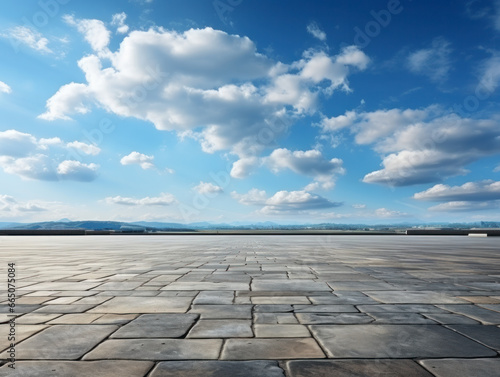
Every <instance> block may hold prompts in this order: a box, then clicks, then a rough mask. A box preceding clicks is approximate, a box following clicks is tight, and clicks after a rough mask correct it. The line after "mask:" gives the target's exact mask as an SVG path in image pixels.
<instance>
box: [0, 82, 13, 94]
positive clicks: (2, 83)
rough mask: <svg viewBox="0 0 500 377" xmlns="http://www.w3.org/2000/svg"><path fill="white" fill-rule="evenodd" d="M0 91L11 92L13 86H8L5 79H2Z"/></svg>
mask: <svg viewBox="0 0 500 377" xmlns="http://www.w3.org/2000/svg"><path fill="white" fill-rule="evenodd" d="M0 93H7V94H10V93H12V88H11V87H10V86H8V85H7V84H6V83H4V82H3V81H0Z"/></svg>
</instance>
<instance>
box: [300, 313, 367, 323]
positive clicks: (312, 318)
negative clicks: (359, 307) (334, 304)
mask: <svg viewBox="0 0 500 377" xmlns="http://www.w3.org/2000/svg"><path fill="white" fill-rule="evenodd" d="M297 319H298V320H299V322H300V323H302V324H304V325H322V324H323V325H327V324H335V325H354V324H363V323H371V322H373V321H374V319H373V318H372V317H370V316H369V315H367V314H365V313H297Z"/></svg>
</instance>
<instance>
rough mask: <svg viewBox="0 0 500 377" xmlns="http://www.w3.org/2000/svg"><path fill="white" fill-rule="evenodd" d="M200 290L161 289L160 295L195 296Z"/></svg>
mask: <svg viewBox="0 0 500 377" xmlns="http://www.w3.org/2000/svg"><path fill="white" fill-rule="evenodd" d="M198 293H200V292H199V291H161V292H159V293H158V296H159V297H195V296H196V295H198Z"/></svg>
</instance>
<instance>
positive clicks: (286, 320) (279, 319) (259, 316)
mask: <svg viewBox="0 0 500 377" xmlns="http://www.w3.org/2000/svg"><path fill="white" fill-rule="evenodd" d="M254 322H255V323H261V324H295V323H298V321H297V318H295V316H294V315H293V314H292V313H255V314H254Z"/></svg>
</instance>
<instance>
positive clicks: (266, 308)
mask: <svg viewBox="0 0 500 377" xmlns="http://www.w3.org/2000/svg"><path fill="white" fill-rule="evenodd" d="M253 311H254V312H255V313H288V312H293V306H292V305H285V304H277V305H273V304H271V305H267V304H263V305H255V306H254V309H253Z"/></svg>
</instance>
